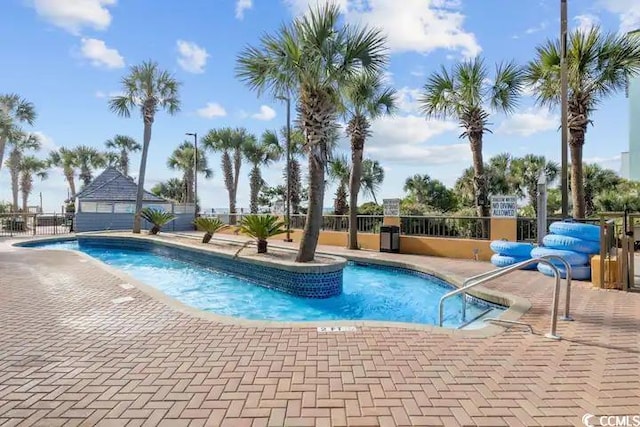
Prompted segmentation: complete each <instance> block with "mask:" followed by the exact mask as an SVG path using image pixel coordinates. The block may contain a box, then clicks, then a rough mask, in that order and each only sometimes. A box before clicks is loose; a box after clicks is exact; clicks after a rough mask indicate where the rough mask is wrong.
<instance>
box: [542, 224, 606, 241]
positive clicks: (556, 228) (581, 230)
mask: <svg viewBox="0 0 640 427" xmlns="http://www.w3.org/2000/svg"><path fill="white" fill-rule="evenodd" d="M549 231H550V232H551V233H553V234H559V235H561V236H569V237H575V238H577V239H584V240H589V241H591V242H600V227H598V226H597V225H591V224H580V223H579V222H563V221H556V222H554V223H552V224H551V225H550V226H549Z"/></svg>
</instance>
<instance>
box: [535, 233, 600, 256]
mask: <svg viewBox="0 0 640 427" xmlns="http://www.w3.org/2000/svg"><path fill="white" fill-rule="evenodd" d="M542 243H543V244H544V246H545V247H547V248H551V249H563V250H565V251H574V252H581V253H583V254H597V253H599V252H600V243H598V242H592V241H591V240H584V239H578V238H577V237H571V236H561V235H559V234H547V235H546V236H544V238H543V239H542Z"/></svg>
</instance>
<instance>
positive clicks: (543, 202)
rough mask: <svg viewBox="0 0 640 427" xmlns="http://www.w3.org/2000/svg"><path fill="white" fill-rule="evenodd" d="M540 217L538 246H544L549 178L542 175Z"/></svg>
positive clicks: (540, 182) (539, 192) (539, 198)
mask: <svg viewBox="0 0 640 427" xmlns="http://www.w3.org/2000/svg"><path fill="white" fill-rule="evenodd" d="M537 203H538V209H537V212H538V215H537V224H536V225H537V233H536V234H537V236H538V244H539V245H540V246H542V239H544V236H546V235H547V177H546V176H545V175H544V174H540V178H538V200H537Z"/></svg>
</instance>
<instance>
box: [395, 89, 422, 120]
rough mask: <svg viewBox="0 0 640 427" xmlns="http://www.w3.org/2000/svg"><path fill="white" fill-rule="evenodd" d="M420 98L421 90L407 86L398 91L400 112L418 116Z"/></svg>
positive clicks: (397, 101) (397, 98)
mask: <svg viewBox="0 0 640 427" xmlns="http://www.w3.org/2000/svg"><path fill="white" fill-rule="evenodd" d="M420 96H421V91H420V89H416V88H409V87H406V86H405V87H403V88H401V89H398V91H397V94H396V105H397V106H398V110H400V111H402V112H405V113H413V114H416V113H417V112H418V111H419V109H420V105H419V103H418V100H419V99H420Z"/></svg>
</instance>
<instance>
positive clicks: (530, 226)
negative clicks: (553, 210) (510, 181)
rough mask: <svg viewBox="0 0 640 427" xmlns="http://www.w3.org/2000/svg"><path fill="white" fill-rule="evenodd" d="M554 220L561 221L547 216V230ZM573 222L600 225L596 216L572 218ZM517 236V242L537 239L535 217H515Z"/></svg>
mask: <svg viewBox="0 0 640 427" xmlns="http://www.w3.org/2000/svg"><path fill="white" fill-rule="evenodd" d="M556 221H562V218H547V230H548V229H549V225H551V223H553V222H556ZM572 221H574V222H580V223H582V224H593V225H598V226H599V225H600V220H599V219H597V218H580V219H573V220H572ZM516 222H517V225H516V226H517V238H518V241H519V242H535V241H537V240H538V220H537V219H536V218H524V217H523V218H518V219H517V221H516Z"/></svg>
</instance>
